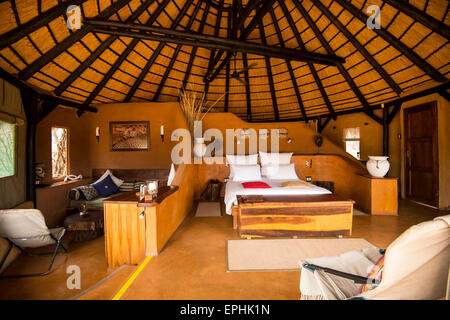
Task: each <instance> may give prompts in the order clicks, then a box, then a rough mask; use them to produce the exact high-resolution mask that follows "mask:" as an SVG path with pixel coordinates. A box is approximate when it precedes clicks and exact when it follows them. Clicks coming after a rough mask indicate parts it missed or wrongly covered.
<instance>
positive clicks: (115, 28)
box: [85, 20, 345, 81]
mask: <svg viewBox="0 0 450 320" xmlns="http://www.w3.org/2000/svg"><path fill="white" fill-rule="evenodd" d="M85 23H87V24H90V25H95V26H96V28H94V31H95V32H99V33H105V34H112V35H119V36H124V37H132V38H136V39H148V40H154V41H166V42H172V43H176V44H182V45H187V46H195V47H203V48H207V49H220V50H224V51H227V55H228V54H231V55H233V54H234V52H245V53H249V54H255V55H262V56H267V57H275V58H280V59H291V60H296V61H311V62H314V63H317V64H324V65H331V66H335V65H337V64H338V63H342V62H345V59H343V58H341V57H338V56H335V55H327V54H320V53H315V52H308V51H306V50H296V49H290V48H280V47H275V46H268V45H261V44H256V43H253V42H246V41H242V40H233V39H226V38H220V37H215V36H210V35H205V34H199V33H195V32H187V31H179V30H170V29H167V28H161V27H154V26H144V25H141V24H128V23H121V22H115V21H102V20H86V21H85ZM158 34H161V35H158ZM222 63H224V66H225V60H222ZM210 81H212V80H210Z"/></svg>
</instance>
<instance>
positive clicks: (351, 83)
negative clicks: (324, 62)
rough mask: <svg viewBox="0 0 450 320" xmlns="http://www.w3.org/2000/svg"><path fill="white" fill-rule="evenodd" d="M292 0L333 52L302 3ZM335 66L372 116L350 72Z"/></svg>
mask: <svg viewBox="0 0 450 320" xmlns="http://www.w3.org/2000/svg"><path fill="white" fill-rule="evenodd" d="M293 2H294V3H295V5H296V7H297V9H298V10H299V11H300V12H301V14H302V16H303V18H305V20H306V22H307V23H308V25H309V27H310V28H311V29H312V30H313V32H314V34H315V35H316V37H317V38H318V39H319V41H320V43H321V44H322V46H323V47H324V48H325V50H326V51H327V52H328V53H333V52H334V51H333V49H332V48H331V46H330V45H329V43H328V41H327V40H326V39H325V37H324V36H323V35H322V32H321V31H320V30H319V28H318V27H317V25H316V24H315V22H314V21H313V19H312V18H311V16H310V15H309V13H308V12H307V11H306V9H305V8H304V7H303V6H302V4H301V3H300V2H299V1H298V0H293ZM337 67H338V69H339V72H340V73H341V75H342V76H343V77H344V79H345V81H346V82H347V84H348V85H349V87H350V88H351V89H352V91H353V92H354V94H355V95H356V97H357V98H358V100H359V101H360V102H361V104H362V106H363V108H365V109H366V113H367V114H368V115H369V116H371V117H372V115H373V113H372V111H371V110H370V105H369V103H368V102H367V100H366V98H365V97H364V95H363V94H362V93H361V90H359V88H358V86H357V85H356V83H355V82H354V81H353V79H352V77H351V76H350V74H349V73H348V71H347V69H345V67H344V66H343V64H341V63H339V64H338V65H337ZM373 116H375V115H373Z"/></svg>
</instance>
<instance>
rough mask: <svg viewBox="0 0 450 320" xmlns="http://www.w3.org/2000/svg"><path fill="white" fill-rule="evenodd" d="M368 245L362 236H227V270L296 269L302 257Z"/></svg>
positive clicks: (329, 254) (314, 256)
mask: <svg viewBox="0 0 450 320" xmlns="http://www.w3.org/2000/svg"><path fill="white" fill-rule="evenodd" d="M371 246H373V245H372V244H371V243H370V242H368V241H367V240H365V239H362V238H345V239H336V238H332V239H253V240H228V241H227V270H228V271H286V270H299V269H300V265H299V261H300V260H302V259H308V258H318V257H327V256H335V255H338V254H341V253H344V252H347V251H352V250H361V249H364V248H368V247H371Z"/></svg>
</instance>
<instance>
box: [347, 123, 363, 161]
mask: <svg viewBox="0 0 450 320" xmlns="http://www.w3.org/2000/svg"><path fill="white" fill-rule="evenodd" d="M359 139H360V137H359V127H358V128H345V129H344V144H345V151H347V152H348V153H350V154H351V155H352V156H354V157H355V158H356V159H358V160H360V159H361V158H360V140H359Z"/></svg>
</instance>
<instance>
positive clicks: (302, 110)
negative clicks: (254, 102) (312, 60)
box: [270, 9, 308, 123]
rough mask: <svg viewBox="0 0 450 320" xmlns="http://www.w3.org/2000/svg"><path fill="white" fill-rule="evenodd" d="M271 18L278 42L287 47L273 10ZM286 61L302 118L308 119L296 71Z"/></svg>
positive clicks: (288, 61) (289, 62)
mask: <svg viewBox="0 0 450 320" xmlns="http://www.w3.org/2000/svg"><path fill="white" fill-rule="evenodd" d="M270 16H271V18H272V21H273V25H274V27H275V32H276V33H277V36H278V41H279V42H280V46H281V47H285V45H284V40H283V36H282V35H281V30H280V26H279V25H278V22H277V18H276V16H275V12H274V10H273V9H271V10H270ZM285 61H286V66H287V69H288V71H289V76H290V77H291V81H292V86H293V87H294V91H295V95H296V97H297V102H298V106H299V108H300V111H301V113H302V116H303V117H305V118H306V119H308V118H307V115H306V110H305V106H304V105H303V100H302V97H301V95H300V90H299V88H298V84H297V79H296V78H295V75H294V70H293V69H292V65H291V61H290V60H285ZM306 123H308V120H306Z"/></svg>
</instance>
